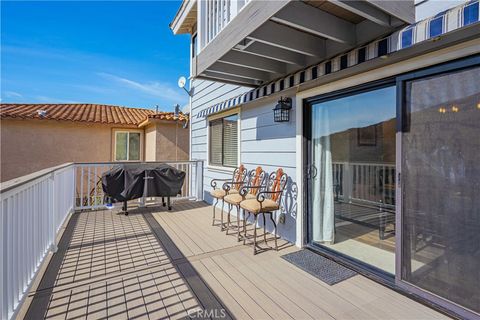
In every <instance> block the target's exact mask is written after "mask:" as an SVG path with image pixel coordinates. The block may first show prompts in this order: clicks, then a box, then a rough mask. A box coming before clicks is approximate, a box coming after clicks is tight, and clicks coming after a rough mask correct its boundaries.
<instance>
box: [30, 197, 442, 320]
mask: <svg viewBox="0 0 480 320" xmlns="http://www.w3.org/2000/svg"><path fill="white" fill-rule="evenodd" d="M129 212H130V215H129V216H124V215H121V214H119V213H118V211H107V210H102V211H88V212H80V213H77V214H74V215H73V216H72V218H71V219H70V221H69V223H68V226H67V229H66V231H65V233H64V235H63V237H62V239H61V241H60V244H59V250H58V252H57V253H56V254H55V255H54V256H53V258H52V260H51V261H50V264H49V266H48V268H47V270H46V272H45V274H44V276H43V278H42V280H41V282H40V285H39V287H38V288H37V290H36V291H35V292H31V293H30V296H32V295H33V299H32V303H31V304H30V307H29V309H28V311H27V314H26V318H27V319H38V318H47V319H85V318H88V319H107V318H108V319H183V318H185V317H190V318H217V319H218V318H221V319H228V318H238V319H293V318H295V319H299V318H302V319H374V318H378V319H384V318H390V319H395V318H398V319H408V318H409V319H418V318H422V319H427V318H432V319H433V318H434V319H438V318H441V317H443V316H442V315H440V314H438V313H436V312H435V311H433V310H431V309H428V308H427V307H425V306H423V305H420V304H418V303H416V302H414V301H412V300H410V299H408V298H406V297H404V296H402V295H400V294H397V293H395V292H394V291H391V290H389V289H387V288H385V287H383V286H381V285H379V284H377V283H374V282H372V281H370V280H368V279H366V278H364V277H362V276H355V277H353V278H351V279H348V280H346V281H343V282H341V283H339V284H336V285H334V286H328V285H327V284H325V283H323V282H321V281H320V280H318V279H316V278H314V277H312V276H311V275H309V274H307V273H305V272H303V271H301V270H299V269H297V268H295V267H294V266H292V265H290V264H289V263H287V262H286V261H284V260H283V259H281V258H280V256H281V255H283V254H285V253H288V252H292V251H294V250H297V249H296V248H294V247H293V246H291V245H290V244H288V243H286V242H280V243H279V244H280V247H281V250H280V251H279V252H276V251H272V250H265V251H264V252H262V253H261V254H259V255H257V256H253V255H252V248H251V247H250V246H244V245H242V243H239V242H237V239H236V236H235V235H234V234H232V235H228V236H226V235H225V233H224V232H220V230H219V227H218V226H212V225H211V207H210V206H208V205H207V204H205V203H202V202H189V201H184V202H178V203H176V204H175V205H174V210H173V211H171V212H168V211H166V210H165V208H163V207H156V206H155V207H147V208H141V209H133V210H129ZM272 243H273V241H272ZM261 245H263V246H265V244H264V243H263V244H261ZM198 310H206V311H207V312H206V313H205V312H203V313H202V312H197V311H198Z"/></svg>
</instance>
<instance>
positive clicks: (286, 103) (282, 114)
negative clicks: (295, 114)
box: [273, 97, 292, 122]
mask: <svg viewBox="0 0 480 320" xmlns="http://www.w3.org/2000/svg"><path fill="white" fill-rule="evenodd" d="M291 109H292V98H285V99H283V97H281V98H280V100H278V103H277V105H276V106H275V108H274V109H273V120H274V121H275V122H288V121H290V110H291Z"/></svg>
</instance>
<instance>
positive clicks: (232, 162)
mask: <svg viewBox="0 0 480 320" xmlns="http://www.w3.org/2000/svg"><path fill="white" fill-rule="evenodd" d="M237 120H238V116H237V115H233V116H229V117H225V118H222V119H218V120H213V121H210V141H209V143H210V157H209V159H210V164H213V165H219V166H226V167H236V166H237V163H238V121H237Z"/></svg>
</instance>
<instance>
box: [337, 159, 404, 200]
mask: <svg viewBox="0 0 480 320" xmlns="http://www.w3.org/2000/svg"><path fill="white" fill-rule="evenodd" d="M333 183H334V192H335V196H336V197H338V198H339V199H342V200H343V201H346V202H351V201H357V202H364V203H371V204H377V205H378V204H382V205H383V206H384V207H386V208H394V207H395V165H394V164H387V163H360V162H334V163H333Z"/></svg>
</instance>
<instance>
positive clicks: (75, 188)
mask: <svg viewBox="0 0 480 320" xmlns="http://www.w3.org/2000/svg"><path fill="white" fill-rule="evenodd" d="M163 163H168V164H170V165H172V166H174V167H176V168H178V169H180V170H183V171H185V172H186V178H185V183H184V187H183V188H182V192H181V195H179V196H178V197H177V198H175V199H185V198H187V199H202V192H203V190H202V185H203V183H202V176H203V162H202V161H184V162H163ZM115 164H117V163H111V162H109V163H78V164H74V163H69V164H64V165H61V166H58V167H54V168H49V169H45V170H42V171H38V172H36V173H33V174H30V175H27V176H23V177H20V178H17V179H14V180H10V181H7V182H5V183H2V185H1V187H0V240H1V244H0V288H1V290H2V291H1V296H0V319H12V318H14V317H15V315H16V314H17V312H18V310H19V308H20V305H21V304H22V302H23V300H24V299H25V297H26V295H27V293H28V291H29V289H30V286H31V284H32V282H33V279H34V278H35V276H36V274H37V272H38V270H39V269H40V266H41V265H42V263H43V262H44V261H45V258H46V257H47V255H48V253H49V251H50V250H51V251H53V252H55V251H56V248H57V244H56V240H57V237H58V236H59V232H60V230H61V229H62V226H63V225H64V223H65V222H66V220H67V218H68V217H69V215H70V214H71V213H72V212H74V210H85V209H92V210H93V209H97V208H102V207H103V205H104V204H103V191H102V187H101V182H100V181H101V174H102V173H103V172H105V171H106V170H108V169H109V168H111V167H112V166H114V165H115Z"/></svg>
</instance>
